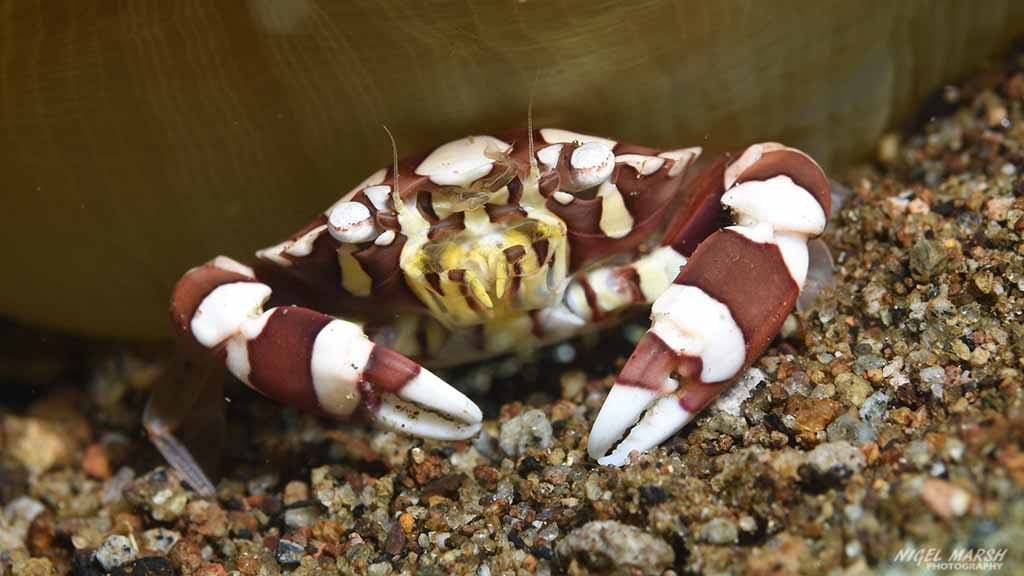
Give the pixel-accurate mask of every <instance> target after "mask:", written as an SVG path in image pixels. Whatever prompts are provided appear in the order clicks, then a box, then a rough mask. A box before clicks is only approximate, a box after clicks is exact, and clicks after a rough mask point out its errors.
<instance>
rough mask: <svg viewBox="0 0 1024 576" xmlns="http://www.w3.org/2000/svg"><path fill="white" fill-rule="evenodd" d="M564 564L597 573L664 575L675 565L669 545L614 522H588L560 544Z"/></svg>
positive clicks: (637, 529)
mask: <svg viewBox="0 0 1024 576" xmlns="http://www.w3.org/2000/svg"><path fill="white" fill-rule="evenodd" d="M557 551H558V555H559V556H560V557H561V558H562V559H563V560H569V559H576V560H578V561H579V562H580V563H582V564H584V565H586V566H588V567H589V568H591V569H593V570H594V571H598V570H600V571H604V572H612V573H640V574H660V573H661V572H662V571H664V570H665V569H667V568H668V567H669V566H671V565H672V563H673V562H674V561H675V553H674V552H673V551H672V547H671V546H669V544H668V543H667V542H665V541H664V540H662V539H661V538H658V537H657V536H654V535H652V534H648V533H647V532H644V531H643V530H641V529H639V528H636V527H634V526H630V525H628V524H623V523H621V522H616V521H614V520H595V521H592V522H588V523H586V524H584V525H583V526H580V527H579V528H576V529H575V530H573V531H572V532H569V533H568V534H566V536H565V538H564V539H563V540H562V541H561V542H559V543H558V546H557Z"/></svg>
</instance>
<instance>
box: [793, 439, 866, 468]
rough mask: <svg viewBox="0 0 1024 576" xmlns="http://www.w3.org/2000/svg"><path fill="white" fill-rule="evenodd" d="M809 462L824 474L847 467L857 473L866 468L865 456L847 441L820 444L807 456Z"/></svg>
mask: <svg viewBox="0 0 1024 576" xmlns="http://www.w3.org/2000/svg"><path fill="white" fill-rule="evenodd" d="M807 462H808V464H810V465H811V466H813V467H814V468H815V469H816V470H817V471H818V472H820V473H822V474H824V473H826V472H828V471H830V470H832V469H833V468H836V467H845V468H847V469H849V470H850V471H852V472H854V473H856V472H860V471H861V469H863V468H864V464H865V461H864V454H862V453H861V451H860V450H859V449H858V448H857V447H856V446H854V445H853V444H850V443H849V442H846V441H842V440H840V441H838V442H826V443H825V444H819V445H818V446H816V447H815V448H814V450H811V452H810V453H809V454H808V455H807Z"/></svg>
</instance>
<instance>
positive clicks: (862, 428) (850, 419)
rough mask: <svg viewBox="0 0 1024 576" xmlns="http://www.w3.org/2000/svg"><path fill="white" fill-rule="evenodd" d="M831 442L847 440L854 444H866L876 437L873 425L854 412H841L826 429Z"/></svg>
mask: <svg viewBox="0 0 1024 576" xmlns="http://www.w3.org/2000/svg"><path fill="white" fill-rule="evenodd" d="M825 432H826V434H827V435H828V439H829V441H831V442H836V441H839V440H845V441H847V442H851V443H853V444H864V443H867V442H871V441H872V440H874V439H875V431H874V430H873V429H872V428H871V425H870V424H868V423H867V422H864V421H862V420H860V419H858V418H857V417H856V416H854V415H852V414H840V415H839V417H838V418H836V419H835V420H833V421H832V423H831V424H829V425H828V428H826V430H825Z"/></svg>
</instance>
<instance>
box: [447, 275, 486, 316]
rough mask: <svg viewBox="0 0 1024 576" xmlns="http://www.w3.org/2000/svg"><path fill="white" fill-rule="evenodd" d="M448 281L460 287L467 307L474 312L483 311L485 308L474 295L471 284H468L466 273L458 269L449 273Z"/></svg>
mask: <svg viewBox="0 0 1024 576" xmlns="http://www.w3.org/2000/svg"><path fill="white" fill-rule="evenodd" d="M448 280H449V281H451V282H454V283H455V284H458V285H459V293H460V294H462V299H463V300H465V301H466V306H469V309H470V310H472V311H474V312H481V311H483V306H482V305H481V304H480V302H478V301H477V299H476V296H474V295H473V291H472V290H470V288H469V284H468V283H466V271H465V270H463V269H461V268H458V269H455V270H449V271H448Z"/></svg>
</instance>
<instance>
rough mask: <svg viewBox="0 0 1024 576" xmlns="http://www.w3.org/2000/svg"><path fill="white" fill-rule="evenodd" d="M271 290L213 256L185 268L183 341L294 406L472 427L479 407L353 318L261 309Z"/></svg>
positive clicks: (423, 432)
mask: <svg viewBox="0 0 1024 576" xmlns="http://www.w3.org/2000/svg"><path fill="white" fill-rule="evenodd" d="M270 295H271V288H270V286H268V285H267V284H264V283H263V282H260V281H259V280H258V279H257V278H256V276H255V274H254V272H253V270H252V269H250V268H248V267H247V266H244V265H242V264H239V263H237V262H235V261H234V260H231V259H229V258H225V257H218V258H216V259H214V260H212V261H211V262H209V263H207V264H205V265H203V266H200V267H198V268H194V269H192V270H190V271H189V272H188V273H186V274H185V276H183V277H182V279H181V280H180V281H179V282H178V285H177V286H176V287H175V290H174V295H173V297H172V316H173V320H174V324H175V326H176V328H177V329H178V331H179V332H180V333H181V336H182V337H183V338H184V340H185V341H191V342H195V343H196V344H197V345H198V346H199V347H201V348H202V349H205V350H206V351H208V352H210V353H213V354H214V355H217V356H218V357H221V358H223V361H224V362H225V363H226V364H227V367H228V369H229V370H230V371H231V373H232V374H234V375H235V377H237V378H238V379H239V380H241V381H242V382H244V383H246V384H247V385H249V386H250V387H252V388H253V389H255V390H257V391H259V392H260V393H262V394H264V395H266V396H268V397H270V398H272V399H274V400H277V401H279V402H281V403H284V404H288V405H292V406H295V407H297V408H300V409H303V410H306V411H309V412H313V413H320V414H325V415H328V416H332V417H335V418H341V419H346V418H349V417H351V416H353V415H354V414H355V413H356V412H357V411H358V410H360V409H362V411H364V412H365V413H366V414H368V415H369V416H370V418H371V419H372V420H373V421H374V422H375V423H377V424H379V425H382V426H385V427H387V428H392V429H395V430H398V431H402V432H406V433H408V434H413V435H416V436H420V437H423V438H432V439H441V440H458V439H465V438H469V437H472V436H473V435H475V434H476V433H477V431H478V430H479V428H480V422H481V420H482V418H483V417H482V414H481V413H480V409H479V408H477V406H476V405H475V404H474V403H473V402H472V401H470V400H469V399H468V398H466V397H465V396H464V395H463V394H462V393H461V392H459V391H457V390H456V389H455V388H452V387H451V386H449V385H448V384H447V383H445V382H444V381H443V380H441V379H440V378H438V377H437V376H435V375H434V374H433V373H431V372H429V371H428V370H426V369H424V368H422V367H421V366H420V365H419V364H417V363H415V362H413V361H412V360H410V359H408V358H406V357H405V356H402V355H401V354H399V353H397V352H395V351H393V350H391V349H389V348H386V347H384V346H379V345H376V344H374V343H373V341H371V340H370V339H369V338H367V337H366V335H365V334H364V332H363V330H362V328H361V327H360V326H359V325H358V324H354V323H352V322H348V321H345V320H341V319H338V318H335V317H333V316H329V315H326V314H321V313H319V312H316V311H314V310H310V309H308V308H302V307H299V306H281V307H275V308H270V309H269V310H266V311H264V310H263V304H264V303H265V302H266V301H267V300H268V299H269V298H270Z"/></svg>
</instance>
